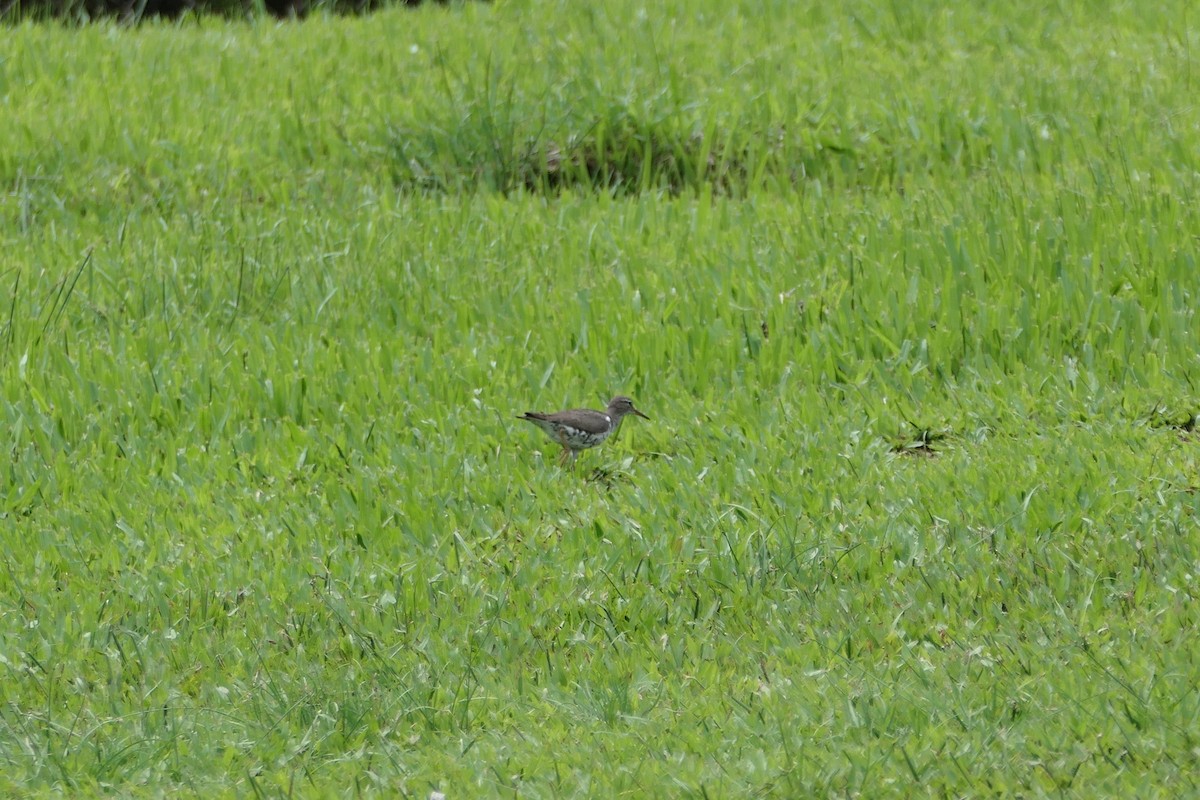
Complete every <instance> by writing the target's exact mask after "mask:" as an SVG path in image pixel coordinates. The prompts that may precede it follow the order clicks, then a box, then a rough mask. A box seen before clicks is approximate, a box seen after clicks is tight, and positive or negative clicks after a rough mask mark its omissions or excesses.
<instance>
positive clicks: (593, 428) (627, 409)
mask: <svg viewBox="0 0 1200 800" xmlns="http://www.w3.org/2000/svg"><path fill="white" fill-rule="evenodd" d="M629 414H634V415H636V416H639V417H641V418H642V419H646V420H648V419H650V418H649V417H647V416H646V415H645V414H643V413H642V412H640V411H638V410H637V409H636V408H634V407H633V401H632V400H630V399H629V398H628V397H626V396H625V395H620V394H619V395H617V396H616V397H614V398H613V399H612V400H610V401H609V403H608V408H607V409H605V410H604V411H593V410H591V409H590V408H572V409H568V410H567V411H555V412H554V413H552V414H543V413H542V412H540V411H526V412H525V413H524V414H522V415H521V416H519V417H517V419H523V420H526V421H528V422H532V423H533V424H534V425H537V426H538V427H539V428H541V429H542V430H543V431H544V432H545V433H546V435H547V436H549V437H550V438H551V439H553V440H554V441H555V442H558V443H559V444H560V445H562V448H563V450H562V453H561V454H560V455H559V458H558V463H559V464H561V465H563V466H566V465H567V462H568V461H569V462H571V464H572V465H573V464H574V463H575V459H576V458H578V457H579V451H580V450H586V449H588V448H589V447H595V446H596V445H598V444H600V443H601V442H603V441H604V440H605V439H607V438H608V437H609V436H611V435H612V433H613V432H614V431H615V430H616V429H617V428H618V427H620V425H621V420H622V419H624V418H625V416H627V415H629Z"/></svg>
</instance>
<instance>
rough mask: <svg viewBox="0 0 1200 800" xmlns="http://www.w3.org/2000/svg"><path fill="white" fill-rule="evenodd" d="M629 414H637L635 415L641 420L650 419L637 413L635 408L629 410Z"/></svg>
mask: <svg viewBox="0 0 1200 800" xmlns="http://www.w3.org/2000/svg"><path fill="white" fill-rule="evenodd" d="M629 413H631V414H637V415H638V416H639V417H641V418H642V419H650V418H649V417H647V416H646V415H645V414H643V413H642V412H640V411H638V410H637V409H636V408H631V409H629Z"/></svg>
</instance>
